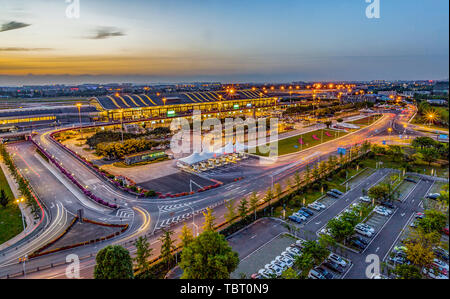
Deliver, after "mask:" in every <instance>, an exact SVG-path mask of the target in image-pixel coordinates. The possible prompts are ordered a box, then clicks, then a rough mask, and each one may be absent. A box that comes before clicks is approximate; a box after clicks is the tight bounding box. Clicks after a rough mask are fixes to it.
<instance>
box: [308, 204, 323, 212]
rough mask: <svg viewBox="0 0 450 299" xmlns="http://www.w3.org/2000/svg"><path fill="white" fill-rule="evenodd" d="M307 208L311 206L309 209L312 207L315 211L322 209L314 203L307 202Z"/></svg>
mask: <svg viewBox="0 0 450 299" xmlns="http://www.w3.org/2000/svg"><path fill="white" fill-rule="evenodd" d="M308 208H311V209H313V210H315V211H320V210H321V209H322V208H321V207H319V206H318V205H316V204H314V203H311V204H309V205H308Z"/></svg>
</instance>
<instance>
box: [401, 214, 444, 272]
mask: <svg viewBox="0 0 450 299" xmlns="http://www.w3.org/2000/svg"><path fill="white" fill-rule="evenodd" d="M446 223H447V216H446V215H445V214H444V213H443V212H440V211H436V210H427V211H425V217H424V218H423V219H421V220H420V221H419V223H418V226H417V228H415V229H413V231H412V233H411V234H410V236H409V237H408V238H407V239H406V240H405V241H404V244H405V247H406V258H407V260H408V261H409V262H410V263H409V264H408V263H404V264H401V265H397V266H396V267H395V269H394V271H393V272H394V274H396V275H397V277H398V278H400V279H421V278H422V273H423V270H424V268H427V269H429V271H438V270H437V269H434V267H433V266H432V264H433V260H434V258H435V255H434V248H435V247H436V246H439V245H440V240H441V232H442V229H443V228H444V226H445V225H446Z"/></svg>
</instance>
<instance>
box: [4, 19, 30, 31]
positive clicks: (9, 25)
mask: <svg viewBox="0 0 450 299" xmlns="http://www.w3.org/2000/svg"><path fill="white" fill-rule="evenodd" d="M28 26H30V24H26V23H21V22H15V21H11V22H8V23H4V24H2V25H1V26H0V32H3V31H9V30H14V29H20V28H24V27H28Z"/></svg>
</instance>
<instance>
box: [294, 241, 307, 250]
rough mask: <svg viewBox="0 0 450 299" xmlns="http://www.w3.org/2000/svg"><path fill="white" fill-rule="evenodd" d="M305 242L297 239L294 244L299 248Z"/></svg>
mask: <svg viewBox="0 0 450 299" xmlns="http://www.w3.org/2000/svg"><path fill="white" fill-rule="evenodd" d="M305 242H306V241H305V240H297V241H295V245H296V246H298V247H300V248H303V246H304V244H305Z"/></svg>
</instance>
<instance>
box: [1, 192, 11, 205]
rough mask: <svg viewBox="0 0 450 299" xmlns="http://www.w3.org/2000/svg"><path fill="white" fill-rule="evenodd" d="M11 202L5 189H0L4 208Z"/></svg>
mask: <svg viewBox="0 0 450 299" xmlns="http://www.w3.org/2000/svg"><path fill="white" fill-rule="evenodd" d="M8 203H9V197H8V195H6V192H5V190H3V189H1V190H0V204H1V205H2V206H3V208H6V206H7V205H8Z"/></svg>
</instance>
